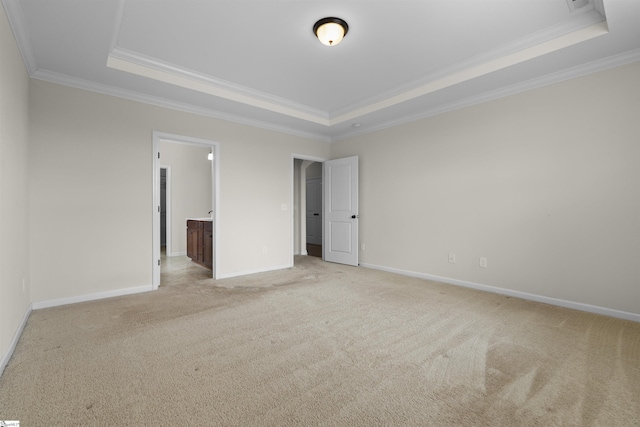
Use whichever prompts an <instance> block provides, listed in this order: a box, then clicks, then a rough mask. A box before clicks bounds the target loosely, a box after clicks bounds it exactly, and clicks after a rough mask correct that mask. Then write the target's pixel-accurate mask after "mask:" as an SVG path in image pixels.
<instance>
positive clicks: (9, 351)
mask: <svg viewBox="0 0 640 427" xmlns="http://www.w3.org/2000/svg"><path fill="white" fill-rule="evenodd" d="M32 311H33V307H32V304H29V307H27V311H26V312H25V313H24V316H23V317H22V322H20V326H19V327H18V329H17V330H16V333H15V334H14V335H13V340H11V344H9V348H8V349H7V351H6V353H5V354H4V356H2V361H0V377H1V376H2V374H3V373H4V368H6V367H7V365H8V364H9V360H11V356H13V352H14V351H15V349H16V345H18V341H19V340H20V336H21V335H22V331H23V330H24V327H25V326H26V325H27V320H29V316H30V315H31V312H32Z"/></svg>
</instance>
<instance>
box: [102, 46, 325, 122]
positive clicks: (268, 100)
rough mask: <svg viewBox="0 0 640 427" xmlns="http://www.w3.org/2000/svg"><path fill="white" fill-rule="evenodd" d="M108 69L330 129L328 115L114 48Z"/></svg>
mask: <svg viewBox="0 0 640 427" xmlns="http://www.w3.org/2000/svg"><path fill="white" fill-rule="evenodd" d="M107 67H109V68H113V69H116V70H120V71H124V72H128V73H131V74H135V75H138V76H142V77H147V78H151V79H154V80H157V81H162V82H165V83H169V84H173V85H176V86H180V87H183V88H186V89H191V90H195V91H198V92H202V93H206V94H209V95H214V96H217V97H220V98H224V99H229V100H232V101H235V102H240V103H243V104H247V105H251V106H253V107H258V108H262V109H265V110H268V111H272V112H275V113H279V114H284V115H287V116H290V117H295V118H297V119H302V120H306V121H309V122H312V123H317V124H321V125H324V126H329V125H330V121H329V114H328V113H327V112H325V111H322V110H318V109H314V108H311V107H308V106H306V105H302V104H298V103H294V102H292V101H290V100H287V99H284V98H279V97H276V96H273V95H270V94H267V93H264V92H260V91H257V90H253V89H250V88H247V87H244V86H240V85H235V84H233V83H230V82H227V81H224V80H220V79H216V78H213V77H211V76H207V75H204V74H201V73H197V72H195V71H191V70H187V69H184V68H181V67H178V66H176V65H173V64H169V63H166V62H163V61H160V60H158V59H155V58H150V57H147V56H145V55H142V54H139V53H137V52H132V51H129V50H127V49H123V48H119V47H117V48H115V49H114V50H112V51H111V53H110V54H109V56H108V58H107Z"/></svg>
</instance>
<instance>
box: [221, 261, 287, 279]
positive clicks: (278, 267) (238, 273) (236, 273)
mask: <svg viewBox="0 0 640 427" xmlns="http://www.w3.org/2000/svg"><path fill="white" fill-rule="evenodd" d="M291 267H293V264H286V265H276V266H272V267H267V268H258V269H255V270H244V271H234V272H233V273H224V274H220V275H219V276H218V279H229V278H231V277H238V276H246V275H247V274H256V273H266V272H267V271H275V270H284V269H286V268H291Z"/></svg>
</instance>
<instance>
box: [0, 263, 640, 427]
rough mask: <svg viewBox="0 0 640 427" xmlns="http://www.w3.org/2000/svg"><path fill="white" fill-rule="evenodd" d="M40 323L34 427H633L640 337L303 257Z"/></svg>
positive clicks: (539, 307) (8, 398) (21, 399)
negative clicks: (286, 265)
mask: <svg viewBox="0 0 640 427" xmlns="http://www.w3.org/2000/svg"><path fill="white" fill-rule="evenodd" d="M175 267H176V268H175V269H174V271H173V273H171V274H172V275H173V276H172V277H171V280H169V281H165V280H164V279H165V275H164V273H163V285H162V286H161V287H160V288H159V289H158V290H157V291H154V292H148V293H144V294H137V295H129V296H124V297H117V298H111V299H106V300H101V301H93V302H86V303H80V304H73V305H67V306H61V307H54V308H48V309H42V310H36V311H34V312H33V313H32V314H31V316H30V318H29V320H28V322H27V325H26V327H25V329H24V332H23V334H22V337H21V338H20V341H19V342H18V345H17V347H16V349H15V352H14V355H13V357H12V359H11V360H10V362H9V364H8V366H7V368H6V369H5V372H4V374H3V375H2V377H1V378H0V419H5V420H7V419H8V420H20V422H21V425H24V426H51V425H65V426H67V425H73V426H76V425H78V426H80V425H82V426H86V425H193V426H223V425H225V426H226V425H228V426H262V425H265V426H293V425H303V426H310V425H332V426H375V425H386V426H638V425H640V398H639V396H640V324H638V323H634V322H630V321H625V320H620V319H614V318H610V317H605V316H599V315H594V314H589V313H584V312H579V311H574V310H569V309H564V308H560V307H554V306H549V305H545V304H540V303H535V302H530V301H524V300H520V299H517V298H510V297H506V296H501V295H495V294H490V293H484V292H480V291H475V290H471V289H465V288H461V287H456V286H452V285H445V284H440V283H435V282H430V281H426V280H421V279H417V278H411V277H404V276H398V275H394V274H390V273H385V272H380V271H375V270H369V269H365V268H354V267H347V266H341V265H336V264H329V263H324V262H322V260H320V259H318V258H314V257H297V258H296V266H295V267H294V268H291V269H287V270H282V271H275V272H269V273H261V274H256V275H251V276H245V277H238V278H233V279H225V280H219V281H214V280H212V279H210V278H207V274H210V272H209V271H208V270H205V269H202V271H200V270H193V269H191V268H188V265H187V264H186V263H185V266H184V268H182V266H181V265H180V264H179V263H178V264H176V266H175Z"/></svg>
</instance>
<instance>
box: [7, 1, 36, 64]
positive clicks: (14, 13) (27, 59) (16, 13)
mask: <svg viewBox="0 0 640 427" xmlns="http://www.w3.org/2000/svg"><path fill="white" fill-rule="evenodd" d="M2 6H3V7H4V10H5V12H6V14H7V19H8V20H9V26H10V27H11V30H12V31H13V37H14V38H15V39H16V44H17V45H18V50H20V55H22V60H23V61H24V65H25V67H27V72H28V73H29V76H33V73H35V71H36V70H37V66H36V57H35V55H34V54H33V49H32V48H31V41H30V40H29V36H28V35H27V31H26V30H25V24H24V16H23V14H22V8H21V7H20V2H18V1H17V0H2Z"/></svg>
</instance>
